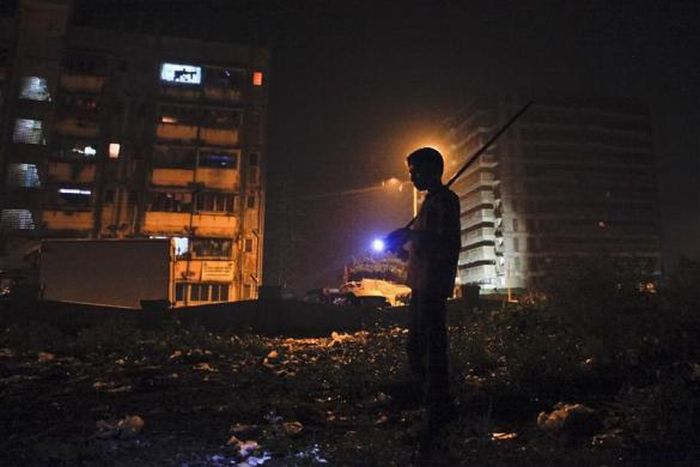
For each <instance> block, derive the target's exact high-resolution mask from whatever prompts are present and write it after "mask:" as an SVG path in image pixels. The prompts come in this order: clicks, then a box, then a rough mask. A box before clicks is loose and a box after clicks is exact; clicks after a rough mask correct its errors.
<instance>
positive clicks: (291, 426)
mask: <svg viewBox="0 0 700 467" xmlns="http://www.w3.org/2000/svg"><path fill="white" fill-rule="evenodd" d="M282 428H283V429H284V432H285V433H286V434H287V435H288V436H298V435H299V434H300V433H301V432H302V430H303V429H304V425H302V424H301V423H300V422H284V423H283V424H282Z"/></svg>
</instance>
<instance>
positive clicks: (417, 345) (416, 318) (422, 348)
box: [406, 293, 427, 391]
mask: <svg viewBox="0 0 700 467" xmlns="http://www.w3.org/2000/svg"><path fill="white" fill-rule="evenodd" d="M421 299H422V297H421V296H420V295H419V294H417V293H412V294H411V303H410V305H409V313H410V316H409V325H408V340H407V342H406V353H407V355H408V365H409V367H410V369H411V375H412V376H413V379H414V380H415V381H416V382H417V383H418V384H419V385H420V387H421V391H423V386H424V385H425V382H426V376H427V375H426V373H427V371H426V355H425V354H426V351H427V348H426V347H427V345H426V333H425V328H424V323H423V322H422V321H423V320H422V319H421V314H422V312H421V308H422V306H421Z"/></svg>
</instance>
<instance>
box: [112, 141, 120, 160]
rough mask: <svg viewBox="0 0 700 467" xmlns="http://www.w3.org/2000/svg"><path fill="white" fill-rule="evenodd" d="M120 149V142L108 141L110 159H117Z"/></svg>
mask: <svg viewBox="0 0 700 467" xmlns="http://www.w3.org/2000/svg"><path fill="white" fill-rule="evenodd" d="M120 149H121V144H119V143H109V158H110V159H118V158H119V150H120Z"/></svg>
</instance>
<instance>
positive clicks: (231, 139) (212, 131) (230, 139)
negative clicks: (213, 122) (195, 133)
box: [200, 128, 238, 146]
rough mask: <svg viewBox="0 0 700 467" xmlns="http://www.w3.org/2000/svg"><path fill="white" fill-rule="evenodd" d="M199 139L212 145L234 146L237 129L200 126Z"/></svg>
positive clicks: (236, 139)
mask: <svg viewBox="0 0 700 467" xmlns="http://www.w3.org/2000/svg"><path fill="white" fill-rule="evenodd" d="M200 139H201V140H202V141H203V142H204V143H205V144H211V145H213V146H235V145H236V144H238V129H236V128H233V129H221V128H202V129H201V132H200Z"/></svg>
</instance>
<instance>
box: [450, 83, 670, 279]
mask: <svg viewBox="0 0 700 467" xmlns="http://www.w3.org/2000/svg"><path fill="white" fill-rule="evenodd" d="M523 105H524V102H522V101H519V100H518V99H517V98H505V97H504V98H500V99H494V98H482V99H476V100H474V101H473V102H471V103H470V104H469V105H467V106H466V107H464V108H463V109H462V110H461V111H460V112H459V114H458V115H456V116H455V117H454V118H451V119H449V120H448V121H447V125H446V128H447V130H446V132H447V136H446V137H447V139H449V141H450V148H451V155H450V157H449V159H450V160H451V163H452V164H453V165H454V166H457V167H458V166H461V164H463V163H464V162H465V158H466V157H468V155H470V154H473V153H474V152H475V151H476V150H477V149H478V148H479V147H481V145H482V144H483V143H484V142H485V141H486V139H487V138H488V137H489V136H490V135H491V134H492V133H493V131H495V130H496V129H497V128H498V127H499V126H500V125H502V124H503V123H504V122H506V121H507V120H508V119H509V118H510V116H512V115H513V114H514V113H515V112H517V110H519V109H520V108H521V107H522V106H523ZM652 147H653V145H652V139H651V129H650V121H649V115H648V111H647V109H646V107H645V106H644V105H642V104H640V103H638V102H634V101H631V100H624V99H600V100H590V99H587V100H575V99H554V98H550V99H541V100H538V101H537V102H536V105H535V106H533V107H532V108H530V109H529V110H528V112H527V113H525V114H524V115H523V116H522V117H521V119H520V120H519V121H518V122H517V123H516V124H515V125H513V127H512V128H511V129H510V130H508V131H507V132H506V133H505V134H503V136H502V137H501V138H500V139H499V140H498V141H497V142H496V143H495V144H494V145H493V146H492V147H491V148H490V149H489V150H488V151H487V152H486V153H485V154H484V155H483V156H481V158H480V159H479V160H478V161H476V163H474V164H473V165H472V166H471V167H470V169H469V170H467V171H466V172H465V173H464V174H463V175H462V177H461V178H460V179H459V180H458V181H457V182H456V183H455V185H454V190H455V191H456V192H457V193H458V195H459V196H460V199H461V204H462V218H461V220H462V250H461V252H460V258H459V271H458V277H459V281H460V282H461V283H462V284H478V285H480V286H481V287H482V290H485V291H497V290H499V289H501V290H503V289H506V288H526V287H529V286H531V285H532V284H533V283H535V282H536V281H537V278H538V277H542V276H543V275H545V274H547V273H548V272H551V265H553V264H554V263H556V259H557V258H561V257H568V256H575V255H593V254H608V255H620V256H627V257H631V258H635V259H639V260H644V261H649V262H651V263H652V264H653V265H654V267H656V268H658V267H660V249H661V248H660V238H659V231H660V224H659V223H660V216H659V209H658V200H657V187H656V178H655V169H654V157H653V149H652ZM460 156H461V157H460Z"/></svg>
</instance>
